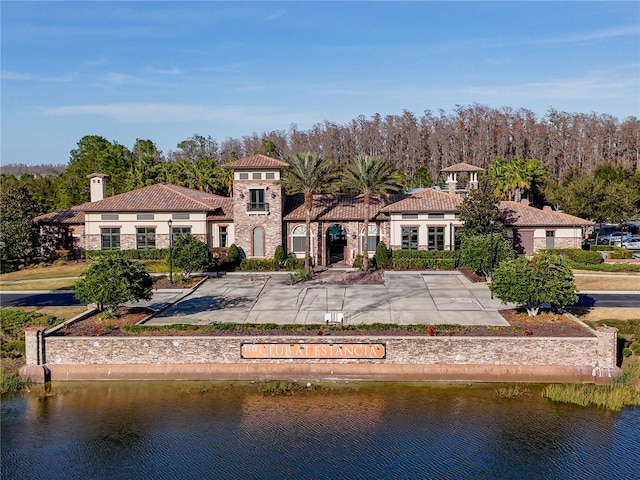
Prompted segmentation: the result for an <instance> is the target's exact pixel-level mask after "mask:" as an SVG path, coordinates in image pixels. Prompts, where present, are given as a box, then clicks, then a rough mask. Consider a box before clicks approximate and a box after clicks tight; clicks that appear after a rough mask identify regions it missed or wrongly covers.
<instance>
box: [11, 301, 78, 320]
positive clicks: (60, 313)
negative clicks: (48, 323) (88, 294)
mask: <svg viewBox="0 0 640 480" xmlns="http://www.w3.org/2000/svg"><path fill="white" fill-rule="evenodd" d="M11 310H21V311H23V312H38V313H42V314H43V315H51V316H52V317H58V318H59V319H60V320H70V319H72V318H73V317H75V316H76V315H80V314H81V313H82V312H85V311H86V310H87V307H85V306H84V305H80V306H77V307H11Z"/></svg>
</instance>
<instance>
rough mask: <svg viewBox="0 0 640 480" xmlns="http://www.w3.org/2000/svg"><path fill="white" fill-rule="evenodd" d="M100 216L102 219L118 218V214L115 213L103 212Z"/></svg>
mask: <svg viewBox="0 0 640 480" xmlns="http://www.w3.org/2000/svg"><path fill="white" fill-rule="evenodd" d="M100 218H101V219H102V220H118V219H119V218H120V216H119V215H118V214H117V213H103V214H102V215H100Z"/></svg>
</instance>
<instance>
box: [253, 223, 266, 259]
mask: <svg viewBox="0 0 640 480" xmlns="http://www.w3.org/2000/svg"><path fill="white" fill-rule="evenodd" d="M253 256H254V257H264V233H263V232H262V229H261V228H254V229H253Z"/></svg>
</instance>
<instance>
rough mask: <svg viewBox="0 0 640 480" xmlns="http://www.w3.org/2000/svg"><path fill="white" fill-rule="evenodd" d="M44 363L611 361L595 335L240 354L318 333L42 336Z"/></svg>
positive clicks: (392, 341)
mask: <svg viewBox="0 0 640 480" xmlns="http://www.w3.org/2000/svg"><path fill="white" fill-rule="evenodd" d="M45 342H46V351H45V355H44V359H45V363H47V364H49V365H56V364H106V365H109V364H163V363H171V364H193V363H247V364H251V363H285V364H290V363H292V362H295V363H373V364H375V363H385V364H388V363H391V364H453V365H455V364H460V365H516V364H517V365H566V366H595V365H596V364H597V365H598V366H601V367H615V362H613V363H612V362H611V359H612V358H611V357H612V355H610V352H607V351H602V352H601V351H600V350H602V349H603V347H606V345H607V343H606V342H599V338H598V337H584V338H543V337H540V338H535V337H527V338H525V337H366V338H363V337H342V336H341V337H339V341H338V337H336V340H334V341H326V340H322V343H327V344H330V343H334V344H341V343H385V344H386V353H387V354H386V358H385V359H377V360H326V359H304V360H300V359H296V360H295V361H294V360H291V359H276V360H263V359H262V360H256V359H251V360H250V359H242V358H241V357H240V345H241V344H242V343H254V342H255V343H272V342H275V343H290V344H296V343H299V342H306V343H309V342H313V343H319V342H320V340H319V338H318V337H291V338H289V337H287V338H286V339H283V338H281V337H56V336H53V337H46V339H45Z"/></svg>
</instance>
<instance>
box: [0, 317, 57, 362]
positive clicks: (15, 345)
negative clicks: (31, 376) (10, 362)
mask: <svg viewBox="0 0 640 480" xmlns="http://www.w3.org/2000/svg"><path fill="white" fill-rule="evenodd" d="M59 323H62V320H60V319H59V318H57V317H54V316H51V315H45V314H42V313H38V312H25V311H23V310H12V309H11V308H3V309H1V310H0V335H1V336H2V354H3V356H7V357H16V356H20V355H22V354H24V328H25V327H29V326H38V327H45V328H50V327H53V326H55V325H57V324H59Z"/></svg>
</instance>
